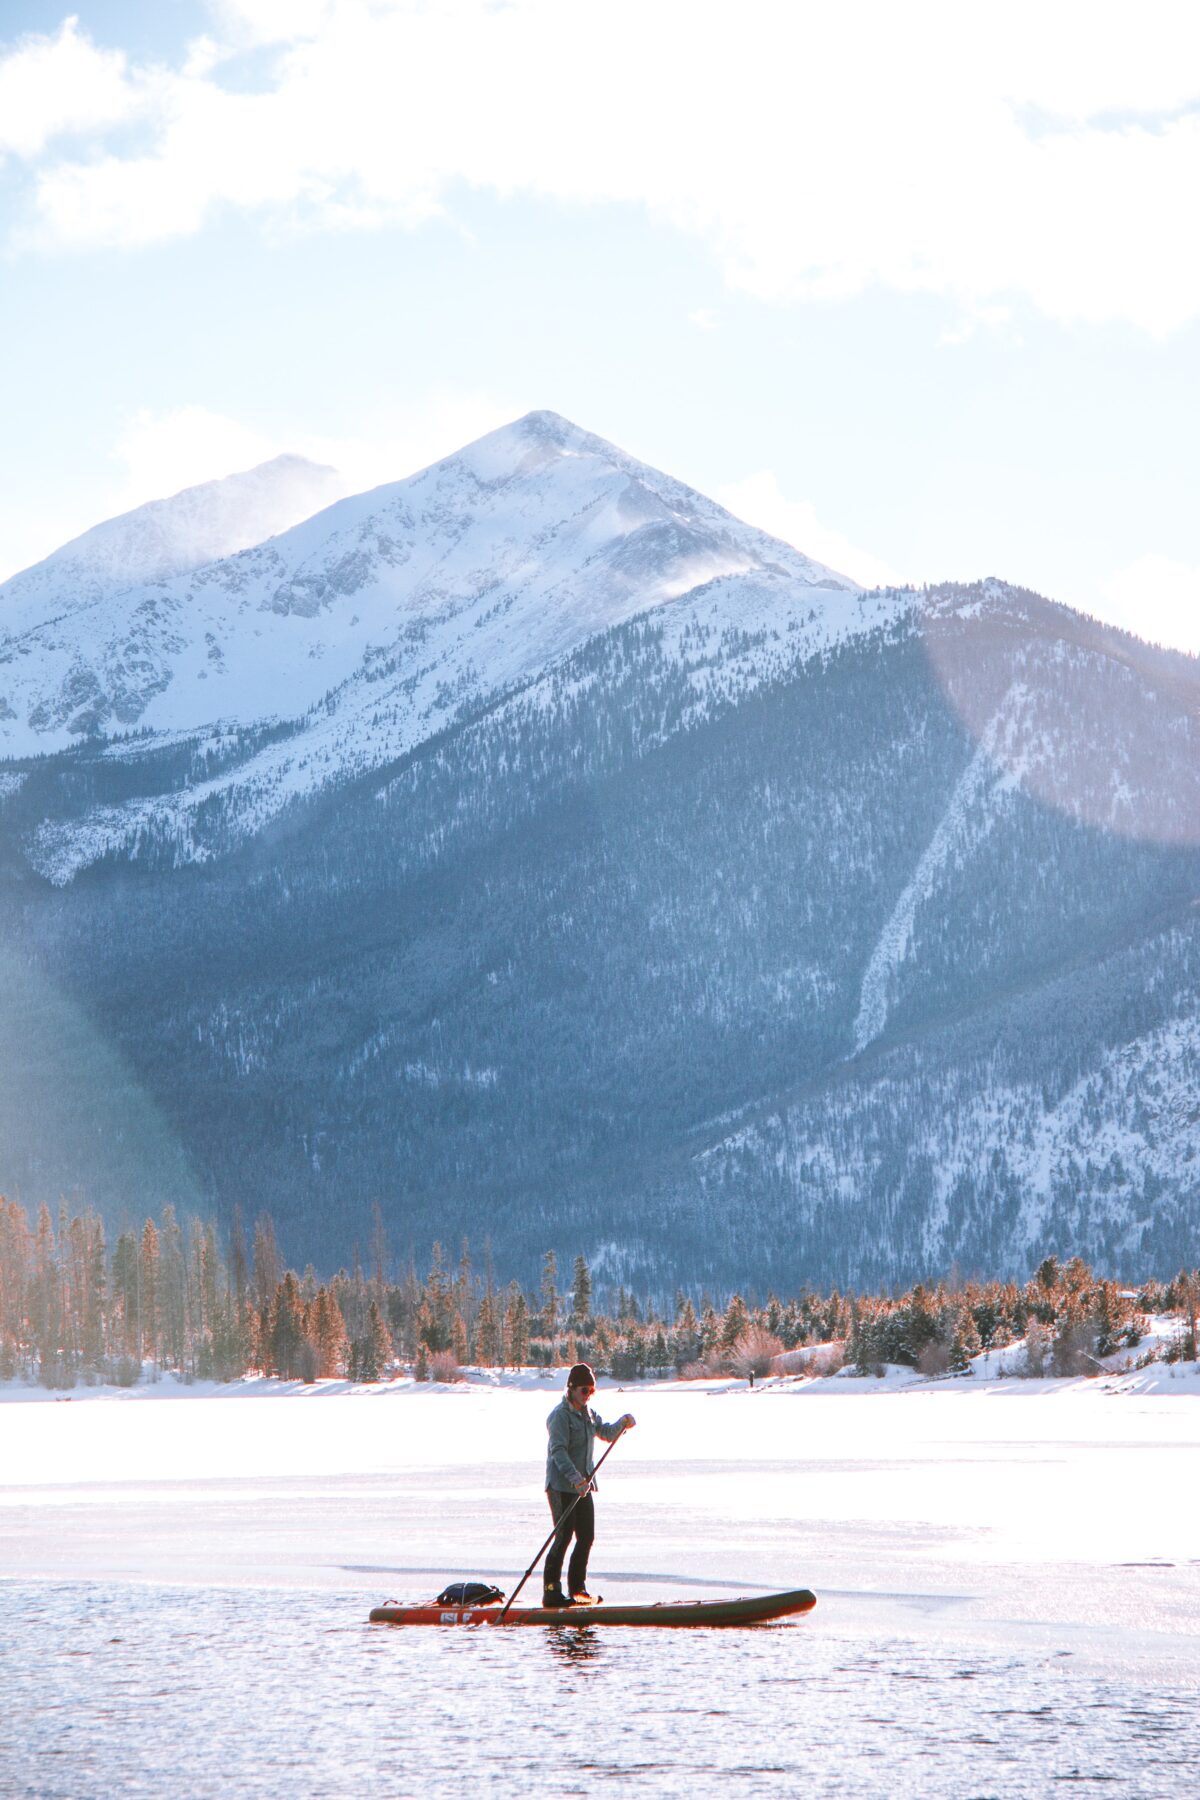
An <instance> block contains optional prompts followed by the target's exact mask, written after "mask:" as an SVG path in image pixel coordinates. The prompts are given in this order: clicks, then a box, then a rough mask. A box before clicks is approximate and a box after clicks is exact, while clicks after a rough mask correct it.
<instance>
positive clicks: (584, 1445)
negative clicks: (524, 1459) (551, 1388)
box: [546, 1395, 621, 1494]
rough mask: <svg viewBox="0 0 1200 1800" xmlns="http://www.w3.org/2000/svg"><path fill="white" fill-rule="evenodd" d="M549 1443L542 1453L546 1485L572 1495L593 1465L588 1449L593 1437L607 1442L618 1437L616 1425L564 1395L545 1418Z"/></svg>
mask: <svg viewBox="0 0 1200 1800" xmlns="http://www.w3.org/2000/svg"><path fill="white" fill-rule="evenodd" d="M546 1430H547V1431H548V1432H549V1434H550V1444H549V1448H548V1450H547V1454H546V1486H547V1487H548V1488H554V1489H556V1490H557V1492H558V1493H560V1494H573V1493H574V1492H575V1488H576V1485H577V1484H578V1483H579V1482H581V1481H583V1480H584V1479H585V1478H586V1477H587V1476H589V1475H590V1474H591V1472H592V1469H593V1468H594V1466H595V1464H594V1463H593V1460H592V1451H593V1447H594V1445H595V1442H596V1439H597V1438H598V1437H599V1438H603V1439H604V1441H605V1443H607V1444H611V1443H612V1441H613V1439H614V1438H617V1437H620V1435H621V1427H620V1426H619V1425H606V1424H605V1423H604V1421H603V1419H602V1418H601V1417H600V1415H599V1413H597V1412H593V1411H592V1408H591V1407H590V1406H585V1407H583V1408H582V1409H581V1410H580V1411H578V1412H577V1411H576V1409H575V1408H574V1407H573V1406H572V1405H571V1402H570V1401H569V1400H568V1399H567V1398H566V1396H565V1395H564V1396H563V1398H562V1399H561V1400H560V1401H559V1403H558V1405H557V1406H556V1407H555V1409H554V1411H553V1412H552V1413H551V1414H550V1417H549V1418H548V1419H547V1420H546Z"/></svg>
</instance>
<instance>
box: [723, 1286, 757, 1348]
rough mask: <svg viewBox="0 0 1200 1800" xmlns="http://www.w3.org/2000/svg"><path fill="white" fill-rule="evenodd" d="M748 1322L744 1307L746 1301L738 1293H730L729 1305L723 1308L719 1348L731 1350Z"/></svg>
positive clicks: (747, 1313) (747, 1314)
mask: <svg viewBox="0 0 1200 1800" xmlns="http://www.w3.org/2000/svg"><path fill="white" fill-rule="evenodd" d="M749 1323H750V1314H749V1312H748V1311H747V1309H746V1302H745V1301H744V1300H743V1299H742V1296H741V1295H740V1294H733V1295H731V1297H730V1301H729V1305H728V1306H727V1307H726V1308H725V1317H724V1318H723V1319H722V1320H721V1340H720V1342H721V1349H722V1350H732V1349H733V1346H734V1345H735V1344H736V1343H737V1341H738V1339H739V1338H740V1337H741V1335H742V1333H743V1332H744V1331H745V1329H746V1327H747V1325H749Z"/></svg>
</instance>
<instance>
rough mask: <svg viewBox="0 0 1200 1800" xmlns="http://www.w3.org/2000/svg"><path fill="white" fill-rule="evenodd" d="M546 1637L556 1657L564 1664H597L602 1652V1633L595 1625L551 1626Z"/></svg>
mask: <svg viewBox="0 0 1200 1800" xmlns="http://www.w3.org/2000/svg"><path fill="white" fill-rule="evenodd" d="M545 1636H546V1642H547V1643H548V1644H549V1646H550V1648H551V1650H552V1651H553V1652H554V1654H555V1656H557V1657H559V1658H560V1660H561V1661H563V1662H568V1663H585V1662H595V1660H596V1658H597V1657H598V1656H599V1655H600V1654H601V1651H602V1645H601V1642H600V1639H601V1633H600V1632H598V1631H597V1630H596V1627H595V1626H594V1625H550V1626H548V1627H547V1628H546V1634H545Z"/></svg>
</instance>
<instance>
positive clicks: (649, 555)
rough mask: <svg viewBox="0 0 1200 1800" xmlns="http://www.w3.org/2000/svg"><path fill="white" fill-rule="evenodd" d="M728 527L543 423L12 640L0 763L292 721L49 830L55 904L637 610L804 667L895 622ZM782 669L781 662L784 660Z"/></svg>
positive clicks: (447, 717) (502, 686) (558, 425)
mask: <svg viewBox="0 0 1200 1800" xmlns="http://www.w3.org/2000/svg"><path fill="white" fill-rule="evenodd" d="M911 604H912V598H911V596H905V597H903V598H899V597H896V596H892V597H891V598H890V599H889V600H887V601H886V602H878V601H876V600H875V599H874V598H871V599H864V598H863V597H861V590H859V589H858V588H857V587H856V586H855V584H854V583H852V582H850V581H848V580H846V579H845V578H844V577H841V576H839V575H837V574H835V573H834V572H833V571H831V570H829V569H826V568H824V567H823V566H822V565H821V564H818V563H814V562H812V561H811V560H810V559H809V558H807V557H805V556H803V555H801V554H800V553H799V552H798V551H796V550H794V549H792V548H791V547H790V546H788V545H785V544H783V543H780V542H778V541H777V540H775V539H773V538H770V537H768V536H766V535H765V534H764V533H762V532H760V531H757V530H755V529H754V528H752V527H750V526H747V525H744V524H742V523H741V522H740V521H738V520H737V519H734V518H733V517H732V516H731V515H730V514H728V513H726V512H724V511H723V510H722V508H720V507H718V506H716V505H715V504H714V503H713V502H711V501H708V500H706V499H704V497H703V496H702V495H700V494H697V493H695V492H693V491H692V490H691V489H689V488H686V487H684V486H682V485H681V484H680V483H678V482H676V481H674V480H672V479H671V478H670V477H668V476H665V475H661V474H659V473H658V472H656V471H654V470H652V469H649V468H647V467H646V466H645V465H643V464H641V463H638V462H636V461H635V460H634V459H633V458H631V457H628V456H626V455H624V454H623V453H622V452H621V451H619V450H616V449H614V448H613V446H611V445H609V444H606V443H605V442H604V441H603V440H602V439H600V438H596V437H593V436H591V435H590V434H588V433H586V432H583V431H580V430H579V429H578V428H577V427H575V426H573V425H571V424H569V423H568V422H567V421H566V420H563V419H561V418H559V417H558V416H557V415H555V414H552V413H532V414H530V415H528V417H526V418H524V419H522V420H520V421H518V422H517V423H515V424H514V425H511V426H507V427H505V428H504V429H502V430H500V431H497V432H494V433H492V434H491V435H490V436H488V437H486V438H483V439H481V440H480V441H479V442H478V443H476V444H474V445H471V446H469V447H468V448H467V449H466V450H464V451H462V452H460V453H458V454H457V455H455V456H451V457H448V458H447V459H446V460H445V461H443V462H441V463H438V464H435V465H434V466H433V467H432V468H430V469H427V470H425V471H423V472H422V473H420V474H418V475H416V476H414V477H412V478H411V479H409V480H406V481H402V482H397V483H395V484H394V485H392V486H388V487H384V488H379V489H376V490H375V491H374V492H372V493H369V494H362V495H358V496H355V497H354V498H352V499H348V500H344V501H341V502H339V503H338V504H336V505H334V506H332V507H330V508H328V509H327V510H326V511H324V512H322V513H319V514H318V515H317V516H316V517H314V518H312V519H309V520H307V521H305V522H304V523H303V524H301V525H298V526H296V527H295V528H294V529H292V530H291V531H289V532H286V533H284V534H283V535H282V536H280V537H278V538H275V539H273V540H272V541H271V542H269V543H265V544H262V545H260V546H258V547H257V548H255V549H251V550H247V551H244V552H242V553H241V554H239V555H236V556H233V557H228V558H225V559H223V560H221V561H218V562H214V563H212V564H210V565H209V566H207V567H205V568H203V569H200V570H198V571H196V572H194V573H192V574H189V575H185V576H180V577H177V578H175V579H172V580H167V581H162V582H156V583H151V584H146V585H143V586H142V587H140V588H133V589H130V590H128V591H126V592H124V593H122V594H120V595H116V596H112V595H107V596H105V597H103V598H102V599H99V600H97V601H95V602H94V603H93V604H91V605H90V606H87V607H85V608H82V609H80V610H79V611H77V612H76V613H74V614H72V615H71V616H70V617H69V618H67V619H65V620H62V619H59V620H53V621H47V622H46V623H45V624H44V625H42V626H40V627H38V628H37V629H35V630H32V631H30V632H28V633H27V634H26V635H25V637H24V638H23V639H22V641H21V643H20V645H19V654H17V655H13V654H11V653H10V657H9V661H8V663H7V666H6V667H4V668H3V671H2V673H0V745H2V746H4V748H5V749H6V750H7V752H8V754H9V755H10V756H11V755H19V754H27V753H28V752H29V751H31V750H35V749H37V750H49V749H53V748H56V747H59V746H62V745H65V744H68V743H71V742H74V741H78V739H79V737H80V736H81V735H82V734H85V733H92V734H94V733H97V732H101V733H105V732H108V733H111V732H112V731H114V730H119V729H121V728H127V727H129V726H132V725H134V724H136V725H137V726H138V727H139V728H141V729H143V730H145V729H149V730H151V731H153V732H156V733H165V734H175V733H180V732H196V731H201V730H204V729H205V728H207V727H210V726H214V725H217V724H218V723H219V724H220V725H221V726H222V727H228V726H229V725H231V724H232V725H247V724H250V723H252V722H254V721H257V720H264V719H279V718H283V719H292V720H296V721H298V722H299V723H300V729H299V730H298V731H297V732H296V733H295V734H294V735H292V736H291V737H289V738H288V740H287V741H286V742H285V743H282V744H280V743H276V744H273V745H271V746H270V747H269V748H268V749H266V750H264V751H262V752H261V753H260V754H259V755H258V756H257V757H255V758H253V759H252V760H251V761H250V762H248V763H245V764H243V765H242V766H240V767H238V768H236V769H234V770H232V771H229V772H227V773H225V774H223V775H222V776H221V777H219V778H217V779H216V780H215V781H214V782H213V783H211V784H200V785H197V786H195V787H193V788H192V789H190V790H189V791H188V793H187V794H185V795H182V796H175V797H173V798H171V799H170V800H169V801H164V802H155V803H153V804H152V805H150V806H149V807H147V806H146V805H145V804H144V803H142V802H140V801H139V802H132V803H130V804H129V805H127V806H125V807H123V808H118V809H109V810H107V811H102V812H97V813H96V814H94V815H93V816H92V817H91V818H90V819H89V820H88V821H87V822H86V824H85V825H84V826H83V827H82V828H80V827H79V826H78V825H75V826H72V828H71V829H70V830H67V831H64V830H62V829H60V828H58V827H49V828H47V830H46V831H45V832H44V833H42V834H41V836H40V837H39V841H38V845H37V849H36V853H35V858H34V860H35V863H36V866H38V867H39V868H40V869H41V870H42V871H43V872H44V873H46V874H49V875H50V876H51V877H52V878H53V879H54V880H56V881H62V880H65V879H69V878H70V876H71V874H72V873H73V872H74V871H75V869H77V868H79V867H81V866H83V865H84V864H86V863H87V862H89V861H92V860H94V858H95V856H96V855H98V854H101V853H102V852H103V851H104V850H105V849H109V848H113V847H115V846H119V845H122V844H132V843H135V842H136V840H137V838H138V836H139V834H140V833H141V832H142V831H143V830H145V829H146V828H147V826H150V825H152V826H153V827H155V828H156V829H158V830H160V831H161V830H163V829H169V830H177V832H178V835H179V839H180V854H181V855H183V856H185V857H186V856H187V855H188V854H189V853H190V852H189V848H188V821H189V818H190V817H191V816H192V814H194V812H195V810H196V808H197V807H200V806H207V805H211V803H212V801H213V800H214V799H216V798H228V797H231V796H233V797H236V806H237V811H238V813H239V816H240V817H241V818H242V819H243V821H244V829H246V830H253V829H256V828H258V827H259V826H261V825H262V824H263V823H265V821H266V820H267V819H269V818H270V817H272V816H273V815H274V813H275V812H277V811H278V809H279V808H280V807H281V806H283V805H285V804H286V803H287V802H288V801H289V800H292V799H294V798H295V797H297V796H298V795H300V794H303V793H306V792H311V791H312V790H313V789H315V788H317V787H319V786H322V785H325V784H327V783H329V782H331V781H336V780H338V779H341V778H344V777H346V776H347V775H353V774H358V773H361V772H362V771H363V770H364V769H369V768H371V767H374V766H377V765H379V764H382V763H384V762H387V761H389V760H392V759H394V758H395V757H397V756H399V755H401V754H403V753H404V752H405V751H407V750H409V749H411V748H413V747H414V746H415V745H416V744H419V743H421V742H422V741H424V740H426V739H428V738H429V737H431V736H432V735H433V734H434V733H436V732H437V731H439V730H441V729H443V728H444V727H445V726H446V725H447V724H449V723H451V722H453V721H454V720H456V719H457V718H458V717H460V716H461V715H462V713H463V712H464V710H466V709H470V708H477V707H478V706H480V705H481V704H486V703H489V702H491V701H492V700H494V699H495V698H496V697H498V696H501V695H503V694H505V693H507V692H510V691H512V690H513V689H515V688H517V687H519V686H521V685H522V684H525V683H527V682H529V681H531V680H535V679H537V678H539V677H540V676H542V675H543V673H544V672H545V671H546V670H547V669H548V668H550V667H552V666H554V665H555V664H556V663H557V662H558V661H560V660H561V659H562V658H563V657H564V656H565V655H566V654H567V653H569V652H570V651H572V650H573V649H575V648H576V647H578V646H579V645H580V644H581V643H583V642H584V641H586V640H587V639H588V638H590V637H592V636H593V635H595V634H596V633H598V632H601V631H604V630H606V629H608V628H610V627H612V626H614V625H617V624H619V623H621V622H622V621H623V620H626V619H628V618H630V617H633V616H635V615H637V614H640V613H644V612H646V611H648V610H650V609H659V610H661V612H662V614H663V617H664V619H665V620H667V621H668V624H667V629H669V630H670V631H672V632H674V633H676V634H679V633H681V632H682V631H683V630H685V629H686V627H687V625H688V622H689V620H692V619H694V617H695V616H697V615H699V614H702V615H703V616H704V618H705V619H706V620H709V621H713V620H715V621H716V622H717V626H718V628H719V630H720V631H723V632H725V633H727V634H737V633H744V632H746V631H759V632H761V631H762V630H763V629H764V627H765V625H766V624H768V623H769V624H770V625H771V626H773V627H774V628H776V629H778V630H780V631H789V630H790V631H794V630H796V629H803V631H804V634H805V642H806V644H807V647H808V649H809V650H810V652H813V651H816V650H819V649H820V648H822V647H823V646H825V645H828V644H831V643H833V642H835V641H837V640H838V639H840V638H842V637H844V636H845V635H846V634H847V633H848V632H849V633H854V632H856V631H860V630H864V629H868V628H870V627H872V626H874V625H876V624H878V623H880V622H881V620H883V619H884V618H887V617H892V616H895V615H896V613H897V612H898V611H901V610H904V609H905V608H908V607H910V606H911ZM794 648H795V646H794V645H793V649H794Z"/></svg>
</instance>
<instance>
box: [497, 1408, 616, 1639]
mask: <svg viewBox="0 0 1200 1800" xmlns="http://www.w3.org/2000/svg"><path fill="white" fill-rule="evenodd" d="M625 1431H626V1427H625V1426H624V1425H622V1427H621V1429H620V1430H619V1431H618V1433H617V1435H616V1437H615V1438H614V1439H613V1441H612V1443H611V1444H610V1445H609V1446H608V1449H607V1450H606V1451H605V1452H604V1455H603V1456H602V1457H601V1458H600V1461H599V1462H598V1463H597V1464H596V1466H595V1468H594V1469H593V1470H592V1472H591V1474H590V1475H589V1476H588V1484H587V1486H586V1487H585V1488H584V1490H583V1494H576V1496H575V1498H574V1499H573V1500H572V1502H571V1504H570V1506H568V1508H567V1510H566V1512H565V1513H563V1515H562V1518H560V1519H556V1520H555V1521H554V1528H553V1530H552V1531H551V1533H550V1536H549V1537H548V1538H547V1539H546V1541H545V1543H544V1544H543V1545H542V1547H541V1549H540V1550H539V1551H538V1553H537V1555H536V1556H535V1557H534V1559H533V1561H532V1562H531V1563H530V1565H529V1567H528V1568H527V1569H526V1571H525V1573H524V1574H523V1575H522V1577H521V1579H520V1581H518V1583H517V1585H516V1587H515V1588H514V1589H513V1591H512V1593H511V1594H510V1595H509V1596H508V1599H507V1600H506V1601H505V1602H504V1605H503V1606H502V1607H501V1608H500V1614H499V1617H498V1618H497V1620H496V1623H497V1625H499V1624H500V1623H501V1622H502V1621H503V1618H504V1615H505V1613H506V1612H507V1611H508V1609H509V1607H510V1606H511V1605H512V1603H513V1601H514V1600H515V1599H516V1597H517V1595H518V1594H519V1593H520V1591H521V1589H522V1588H523V1587H524V1586H525V1583H526V1582H527V1581H528V1580H529V1577H530V1576H531V1575H532V1574H533V1571H534V1570H535V1569H536V1568H537V1566H538V1564H539V1563H540V1562H541V1560H542V1558H543V1556H545V1554H546V1552H547V1550H548V1549H549V1548H550V1546H551V1544H552V1543H553V1542H554V1539H555V1537H556V1536H557V1534H558V1530H559V1527H560V1526H561V1525H562V1522H563V1519H569V1518H570V1516H571V1514H572V1513H573V1512H574V1511H575V1508H576V1507H577V1506H578V1505H579V1502H580V1501H581V1500H582V1499H583V1496H584V1494H590V1493H591V1491H592V1483H593V1481H595V1479H596V1477H597V1475H598V1474H599V1473H600V1471H601V1469H602V1468H603V1467H604V1464H605V1462H606V1460H607V1458H608V1457H610V1456H611V1455H612V1453H613V1451H614V1450H615V1449H616V1447H617V1445H618V1444H619V1443H620V1441H621V1439H622V1438H623V1437H624V1435H625Z"/></svg>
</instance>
